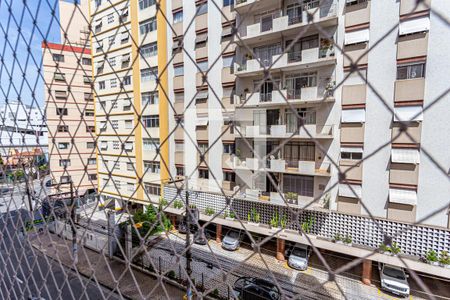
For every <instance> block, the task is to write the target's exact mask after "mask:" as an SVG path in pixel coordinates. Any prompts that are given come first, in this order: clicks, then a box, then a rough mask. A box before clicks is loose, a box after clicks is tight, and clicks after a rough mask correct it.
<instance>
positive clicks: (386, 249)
mask: <svg viewBox="0 0 450 300" xmlns="http://www.w3.org/2000/svg"><path fill="white" fill-rule="evenodd" d="M378 249H379V250H380V253H381V254H387V255H390V254H391V247H389V246H388V245H385V244H384V243H382V244H380V247H379V248H378Z"/></svg>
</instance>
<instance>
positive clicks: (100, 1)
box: [94, 0, 102, 8]
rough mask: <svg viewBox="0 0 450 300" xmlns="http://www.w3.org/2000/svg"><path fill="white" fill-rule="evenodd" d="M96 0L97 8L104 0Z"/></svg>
mask: <svg viewBox="0 0 450 300" xmlns="http://www.w3.org/2000/svg"><path fill="white" fill-rule="evenodd" d="M94 1H95V8H97V7H99V6H100V5H102V0H94Z"/></svg>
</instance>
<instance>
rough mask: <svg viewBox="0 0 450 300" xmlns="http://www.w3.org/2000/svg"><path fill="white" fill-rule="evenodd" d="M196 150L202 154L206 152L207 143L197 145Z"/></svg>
mask: <svg viewBox="0 0 450 300" xmlns="http://www.w3.org/2000/svg"><path fill="white" fill-rule="evenodd" d="M198 150H199V151H200V153H202V154H204V153H206V151H207V150H208V143H198Z"/></svg>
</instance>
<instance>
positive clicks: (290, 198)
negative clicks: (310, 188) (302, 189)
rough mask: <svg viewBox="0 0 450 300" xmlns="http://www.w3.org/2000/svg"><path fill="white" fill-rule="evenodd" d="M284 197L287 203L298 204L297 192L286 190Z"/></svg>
mask: <svg viewBox="0 0 450 300" xmlns="http://www.w3.org/2000/svg"><path fill="white" fill-rule="evenodd" d="M285 198H286V201H287V202H288V203H289V204H294V205H297V204H298V194H297V193H294V192H288V193H286V194H285Z"/></svg>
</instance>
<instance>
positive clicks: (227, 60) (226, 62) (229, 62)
mask: <svg viewBox="0 0 450 300" xmlns="http://www.w3.org/2000/svg"><path fill="white" fill-rule="evenodd" d="M222 61H223V67H224V68H230V67H232V66H233V62H234V56H223V57H222Z"/></svg>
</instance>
